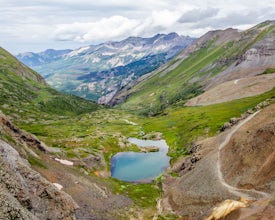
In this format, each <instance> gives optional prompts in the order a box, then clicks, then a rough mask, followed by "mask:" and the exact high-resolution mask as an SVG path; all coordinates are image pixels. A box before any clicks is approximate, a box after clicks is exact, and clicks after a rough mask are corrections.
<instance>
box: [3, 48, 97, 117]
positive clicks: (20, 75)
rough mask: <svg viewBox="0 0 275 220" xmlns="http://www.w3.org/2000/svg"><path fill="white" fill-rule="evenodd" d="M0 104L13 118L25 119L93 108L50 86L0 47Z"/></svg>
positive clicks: (83, 101) (76, 113) (88, 110)
mask: <svg viewBox="0 0 275 220" xmlns="http://www.w3.org/2000/svg"><path fill="white" fill-rule="evenodd" d="M0 91H1V93H0V108H1V110H2V111H3V112H4V113H7V114H9V115H13V116H14V118H18V119H21V120H25V119H26V120H27V119H29V117H33V118H39V117H48V118H51V117H53V115H56V116H66V115H67V116H72V115H78V114H81V113H86V112H91V111H95V110H97V109H98V108H99V106H98V105H97V104H95V103H93V102H89V101H86V100H84V99H81V98H78V97H75V96H72V95H64V94H61V93H59V92H57V91H56V90H54V89H51V88H50V87H49V86H48V85H46V83H45V81H44V80H43V79H42V77H40V76H39V75H38V74H37V73H36V72H34V71H33V70H31V69H29V68H27V67H26V66H24V65H23V64H21V63H20V62H19V61H18V60H17V59H16V58H14V57H13V56H12V55H10V54H9V53H8V52H6V51H5V50H3V49H2V48H0Z"/></svg>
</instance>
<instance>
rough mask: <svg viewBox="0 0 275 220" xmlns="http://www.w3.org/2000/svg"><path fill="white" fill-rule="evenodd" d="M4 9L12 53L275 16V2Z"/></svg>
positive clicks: (0, 10) (196, 30) (197, 31)
mask: <svg viewBox="0 0 275 220" xmlns="http://www.w3.org/2000/svg"><path fill="white" fill-rule="evenodd" d="M0 5H1V7H0V14H1V16H0V42H1V45H0V46H4V47H6V48H7V49H8V50H11V51H12V52H19V51H27V50H34V51H37V50H38V48H39V49H40V48H44V49H47V48H48V47H49V45H50V46H51V47H52V48H56V49H59V48H64V47H69V48H74V47H78V46H82V45H83V44H84V45H85V44H97V43H100V42H104V41H108V40H121V39H123V38H125V37H128V36H130V35H131V36H151V35H154V34H156V33H160V32H161V33H168V32H177V33H179V34H183V35H191V36H196V37H199V36H200V35H202V34H204V33H205V32H206V31H208V30H213V29H223V28H228V27H230V26H232V27H234V28H236V27H249V26H251V25H254V24H257V23H259V22H262V21H264V20H267V19H274V18H275V0H261V1H256V0H251V1H247V0H230V1H218V0H184V1H183V0H138V1H129V0H116V1H112V0H100V1H91V0H78V1H75V0H28V1H18V0H8V1H7V0H0ZM31 45H34V46H33V47H32V46H31Z"/></svg>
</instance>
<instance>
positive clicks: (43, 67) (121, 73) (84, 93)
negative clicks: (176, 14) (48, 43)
mask: <svg viewBox="0 0 275 220" xmlns="http://www.w3.org/2000/svg"><path fill="white" fill-rule="evenodd" d="M194 40H195V39H194V38H191V37H185V36H179V35H178V34H176V33H170V34H157V35H155V36H153V37H151V38H141V37H129V38H127V39H125V40H122V41H119V42H106V43H102V44H99V45H92V46H87V47H82V48H79V49H76V50H52V49H49V50H46V51H44V52H41V53H32V52H27V53H21V54H18V55H17V58H18V59H19V60H20V61H22V62H23V63H24V64H26V65H27V66H29V67H31V68H33V69H34V70H36V71H37V72H39V73H40V74H41V75H42V76H43V77H44V78H45V79H46V81H47V82H48V83H49V84H50V85H51V86H53V87H54V88H56V89H57V90H59V91H62V92H65V93H69V94H74V95H78V96H81V97H83V98H86V99H90V100H94V101H97V100H98V101H99V103H102V104H104V103H107V102H108V101H109V100H110V99H111V98H112V97H113V95H114V94H115V93H116V92H117V91H118V90H120V89H121V88H122V87H124V86H125V85H127V84H128V83H129V82H131V81H133V80H135V79H137V78H139V77H140V76H142V75H143V74H145V73H148V72H151V71H153V70H155V69H157V68H158V67H159V66H161V65H162V64H164V63H166V62H167V61H168V60H171V59H172V58H173V57H174V56H175V55H176V54H177V53H179V52H180V51H182V50H183V49H184V48H186V47H187V46H189V45H190V44H191V43H192V42H193V41H194Z"/></svg>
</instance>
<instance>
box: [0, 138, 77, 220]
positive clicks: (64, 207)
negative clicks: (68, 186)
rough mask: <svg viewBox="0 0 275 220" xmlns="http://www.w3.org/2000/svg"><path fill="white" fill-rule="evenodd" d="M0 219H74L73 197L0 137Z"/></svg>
mask: <svg viewBox="0 0 275 220" xmlns="http://www.w3.org/2000/svg"><path fill="white" fill-rule="evenodd" d="M0 167H1V168H0V173H1V175H0V190H1V193H0V201H1V202H0V219H66V220H70V219H75V211H76V209H77V208H78V206H77V204H76V203H75V202H74V201H73V199H72V198H71V197H70V196H69V195H67V194H66V193H64V192H63V191H59V190H58V189H57V188H56V187H55V186H54V185H53V184H52V183H50V182H48V181H47V180H46V179H44V178H43V177H42V176H41V175H40V174H39V173H37V172H36V171H34V170H33V169H31V167H30V165H29V163H28V162H27V161H26V160H24V159H22V158H21V157H20V155H19V154H18V152H17V151H16V150H15V149H14V148H13V147H12V146H10V145H9V144H7V143H6V142H4V141H2V140H0Z"/></svg>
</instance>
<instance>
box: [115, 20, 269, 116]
mask: <svg viewBox="0 0 275 220" xmlns="http://www.w3.org/2000/svg"><path fill="white" fill-rule="evenodd" d="M265 25H266V24H265ZM265 25H264V24H263V25H261V26H256V27H255V28H252V29H250V30H247V31H245V32H244V33H243V35H242V37H241V39H240V40H238V41H229V42H224V43H222V44H217V43H216V42H217V41H218V40H219V36H217V35H216V36H214V37H213V38H212V39H209V41H208V43H207V44H204V45H203V46H200V48H199V49H198V50H196V51H194V52H193V53H191V54H190V56H188V57H187V58H185V59H184V60H183V61H182V62H181V63H180V65H178V66H177V67H176V68H175V69H173V70H172V71H170V72H168V73H165V70H162V71H160V72H159V73H158V74H155V75H154V76H153V77H152V78H150V79H149V80H146V81H142V82H141V83H139V84H137V85H136V86H135V87H133V88H131V90H129V91H127V93H128V94H131V96H130V97H129V98H128V99H127V101H126V102H125V103H123V104H121V105H120V108H122V109H127V110H133V111H138V112H139V113H144V114H149V115H156V114H158V113H160V112H162V111H163V109H165V108H166V107H168V106H169V105H171V104H173V103H176V102H178V101H180V100H187V99H189V98H191V97H193V96H196V95H198V94H200V93H202V92H203V88H202V87H201V86H200V85H201V83H202V82H203V81H205V80H207V79H209V78H211V77H213V76H215V75H217V74H218V73H220V72H221V71H223V70H225V69H226V68H227V67H228V66H229V65H231V64H232V63H233V62H234V61H235V59H236V57H239V56H240V55H242V54H243V53H244V52H245V51H246V50H247V49H248V48H249V47H250V46H251V45H253V44H255V43H256V42H257V41H259V40H260V39H262V37H264V36H265V35H266V34H267V33H269V32H270V31H272V28H270V27H269V26H268V25H267V26H266V27H265ZM263 27H265V28H263ZM260 28H263V29H260ZM273 29H274V27H273ZM220 60H226V62H220ZM171 64H173V62H171ZM194 81H197V82H196V83H194Z"/></svg>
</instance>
